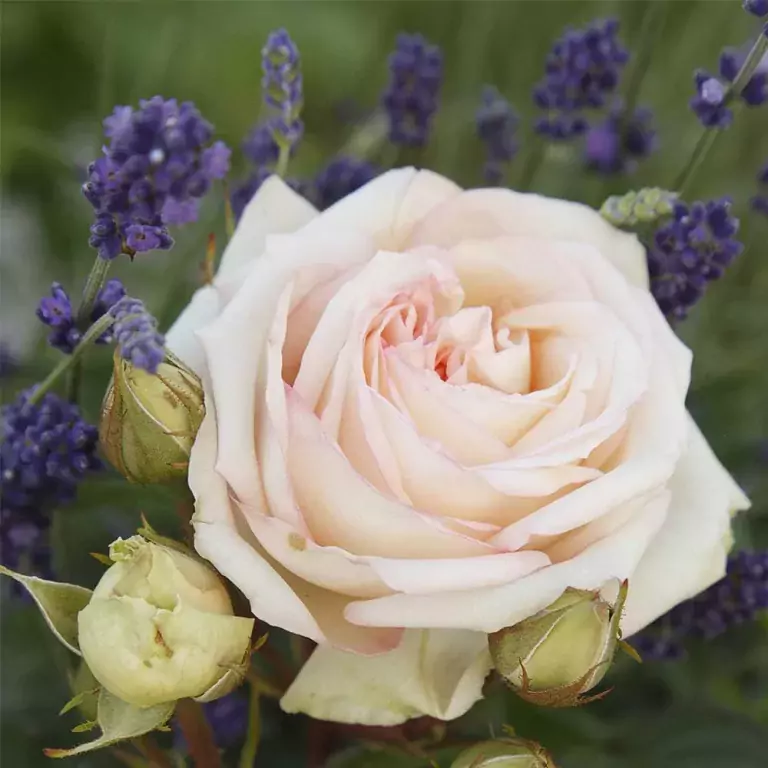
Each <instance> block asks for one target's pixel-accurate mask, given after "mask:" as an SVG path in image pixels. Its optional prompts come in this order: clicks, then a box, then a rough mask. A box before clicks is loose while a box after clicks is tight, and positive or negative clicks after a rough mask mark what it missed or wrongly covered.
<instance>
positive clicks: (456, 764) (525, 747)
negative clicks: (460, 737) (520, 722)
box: [451, 738, 555, 768]
mask: <svg viewBox="0 0 768 768" xmlns="http://www.w3.org/2000/svg"><path fill="white" fill-rule="evenodd" d="M451 768H555V764H554V763H553V762H552V758H551V756H550V754H549V753H548V752H547V750H546V749H544V748H543V747H542V746H541V745H540V744H537V743H536V742H535V741H528V740H527V739H517V738H509V739H495V740H494V741H483V742H480V743H479V744H475V745H474V746H473V747H470V748H469V749H465V750H464V751H463V752H462V753H461V754H460V755H459V756H458V757H457V758H456V759H455V760H454V761H453V763H452V764H451Z"/></svg>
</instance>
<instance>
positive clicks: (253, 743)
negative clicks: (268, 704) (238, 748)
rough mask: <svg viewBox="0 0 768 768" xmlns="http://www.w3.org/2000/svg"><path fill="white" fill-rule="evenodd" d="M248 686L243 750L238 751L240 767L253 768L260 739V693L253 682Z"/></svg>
mask: <svg viewBox="0 0 768 768" xmlns="http://www.w3.org/2000/svg"><path fill="white" fill-rule="evenodd" d="M249 687H250V695H249V697H248V731H247V732H246V735H245V744H243V751H242V752H241V753H240V762H239V766H240V768H253V761H254V760H255V759H256V753H257V752H258V751H259V742H260V741H261V695H260V693H259V688H258V686H257V685H255V684H254V683H253V682H252V683H250V686H249Z"/></svg>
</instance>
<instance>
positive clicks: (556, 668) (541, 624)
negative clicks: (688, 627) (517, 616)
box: [488, 582, 627, 707]
mask: <svg viewBox="0 0 768 768" xmlns="http://www.w3.org/2000/svg"><path fill="white" fill-rule="evenodd" d="M626 592H627V585H626V582H625V583H624V584H622V586H621V589H620V591H619V596H618V598H617V599H616V602H615V603H613V604H611V603H608V602H606V601H605V600H604V599H603V598H602V597H601V595H600V593H599V592H585V591H582V590H578V589H567V590H566V591H565V592H564V593H563V594H562V595H561V596H560V597H559V598H558V599H557V600H556V601H555V602H554V603H552V605H550V606H549V607H547V608H545V609H544V610H543V611H539V613H537V614H535V615H534V616H531V617H530V618H528V619H526V620H525V621H522V622H520V623H519V624H516V625H514V626H512V627H507V628H505V629H502V630H499V631H498V632H494V633H493V634H491V635H489V636H488V645H489V648H490V651H491V657H492V659H493V664H494V666H495V668H496V671H497V672H498V673H499V674H500V675H501V677H502V678H504V680H505V681H506V682H507V683H508V684H509V685H510V686H511V687H512V688H513V689H514V690H515V692H516V693H517V694H518V695H519V696H520V697H521V698H523V699H525V700H526V701H530V702H532V703H534V704H540V705H542V706H549V707H570V706H577V705H579V704H584V703H587V702H588V701H591V700H593V699H595V698H601V697H602V696H604V695H605V693H602V694H598V695H597V696H592V697H587V698H584V697H583V694H584V693H586V692H587V691H589V690H591V689H592V688H594V687H595V686H596V685H597V684H598V683H599V682H600V681H601V680H602V678H603V677H604V675H605V673H606V672H607V671H608V667H609V666H610V664H611V662H612V661H613V657H614V654H615V653H616V649H617V647H618V643H619V640H620V631H619V620H620V618H621V610H622V607H623V605H624V600H625V599H626Z"/></svg>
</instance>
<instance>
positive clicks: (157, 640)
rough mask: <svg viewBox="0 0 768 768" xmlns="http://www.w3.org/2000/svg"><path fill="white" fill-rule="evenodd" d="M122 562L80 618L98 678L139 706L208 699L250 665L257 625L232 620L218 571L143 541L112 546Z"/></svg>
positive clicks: (86, 653)
mask: <svg viewBox="0 0 768 768" xmlns="http://www.w3.org/2000/svg"><path fill="white" fill-rule="evenodd" d="M110 557H111V558H112V560H113V561H115V564H114V565H113V566H112V567H111V568H109V569H108V570H107V572H106V573H105V574H104V576H103V577H102V578H101V581H99V583H98V585H97V586H96V589H95V590H94V591H93V596H92V597H91V601H90V602H89V604H88V605H87V606H86V607H85V608H84V609H83V610H82V611H80V613H79V614H78V641H79V645H80V650H81V652H82V654H83V658H84V659H85V662H86V663H87V664H88V667H89V668H90V670H91V672H92V673H93V675H94V677H95V678H96V679H97V680H98V681H99V683H101V685H103V686H104V687H105V688H106V689H107V690H108V691H109V692H110V693H112V694H114V695H115V696H117V697H119V698H120V699H122V700H123V701H127V702H128V703H130V704H134V705H136V706H139V707H149V706H154V705H155V704H161V703H164V702H169V701H176V700H177V699H182V698H186V697H196V696H201V695H202V694H204V693H205V692H206V691H208V689H210V688H211V687H212V686H213V685H215V684H216V683H217V682H219V680H221V678H222V677H224V675H225V674H227V672H228V671H230V670H231V669H234V668H237V667H238V666H240V665H242V663H243V661H244V658H245V656H246V654H247V652H248V650H249V646H250V638H251V632H252V630H253V619H247V618H241V617H239V616H234V615H233V614H232V604H231V602H230V599H229V596H228V594H227V591H226V589H225V588H224V585H223V584H222V582H221V581H220V579H219V577H218V576H217V575H216V573H215V572H214V571H213V570H212V569H211V568H209V567H208V566H206V565H204V564H203V563H202V562H200V561H198V560H196V559H195V558H193V557H191V556H189V555H186V554H184V553H183V552H180V551H177V550H174V549H171V548H169V547H163V546H159V545H157V544H153V543H151V542H149V541H147V540H146V539H144V538H142V537H141V536H132V537H131V538H130V539H128V540H127V541H123V540H122V539H118V540H117V541H116V542H114V543H113V544H112V546H111V547H110Z"/></svg>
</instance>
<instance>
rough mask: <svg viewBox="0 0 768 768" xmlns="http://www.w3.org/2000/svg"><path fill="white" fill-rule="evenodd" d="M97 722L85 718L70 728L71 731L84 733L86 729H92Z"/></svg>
mask: <svg viewBox="0 0 768 768" xmlns="http://www.w3.org/2000/svg"><path fill="white" fill-rule="evenodd" d="M97 725H98V723H97V722H96V721H95V720H86V721H85V722H84V723H80V725H76V726H75V727H74V728H73V729H72V733H86V732H87V731H92V730H93V729H94V728H95V727H96V726H97Z"/></svg>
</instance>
